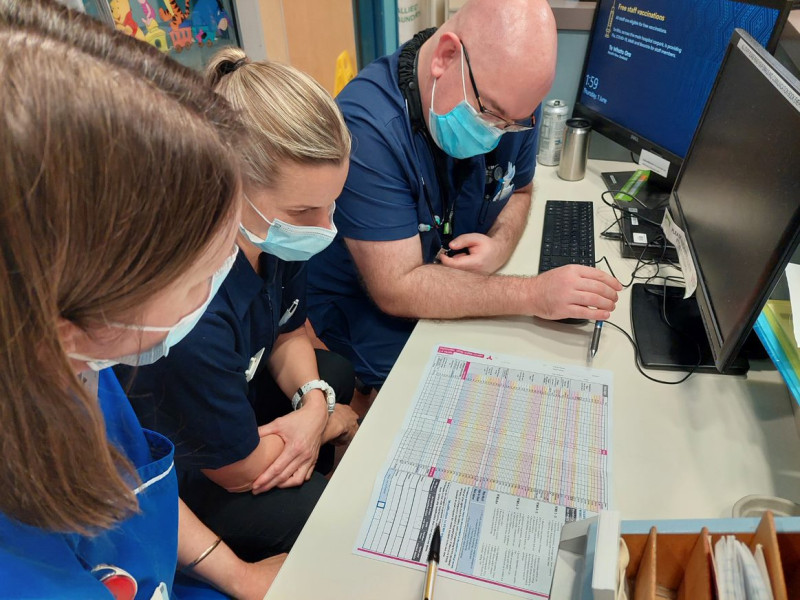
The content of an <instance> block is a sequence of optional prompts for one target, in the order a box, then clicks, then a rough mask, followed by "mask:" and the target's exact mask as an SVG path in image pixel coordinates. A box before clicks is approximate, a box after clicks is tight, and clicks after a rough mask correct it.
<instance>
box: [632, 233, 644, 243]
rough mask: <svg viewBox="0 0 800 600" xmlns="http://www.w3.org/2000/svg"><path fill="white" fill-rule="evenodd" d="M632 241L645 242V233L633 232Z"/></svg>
mask: <svg viewBox="0 0 800 600" xmlns="http://www.w3.org/2000/svg"><path fill="white" fill-rule="evenodd" d="M633 243H634V244H646V243H647V234H646V233H641V232H638V233H634V234H633Z"/></svg>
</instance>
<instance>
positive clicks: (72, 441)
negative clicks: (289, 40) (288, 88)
mask: <svg viewBox="0 0 800 600" xmlns="http://www.w3.org/2000/svg"><path fill="white" fill-rule="evenodd" d="M32 5H35V6H36V10H40V11H41V12H40V14H39V17H43V18H42V19H41V20H38V19H37V18H33V17H32V18H31V19H30V20H29V21H27V22H21V21H20V20H18V19H17V17H18V16H19V14H18V13H15V12H13V11H11V10H10V9H9V5H8V4H7V2H6V0H3V2H2V3H0V77H1V78H2V81H3V86H2V88H0V181H2V182H3V188H4V189H3V194H2V196H0V448H1V449H2V457H3V460H2V462H1V463H0V581H2V585H0V597H10V598H21V597H25V598H54V597H58V598H95V597H107V595H108V592H109V591H112V593H113V594H114V596H115V597H116V598H160V597H168V596H169V595H170V591H171V587H172V581H173V576H174V571H175V567H176V563H177V564H179V565H184V567H185V568H186V569H187V570H188V571H190V572H191V573H192V574H193V575H195V576H197V577H199V578H202V579H204V580H206V581H210V582H212V583H213V584H214V585H215V586H216V587H218V588H219V589H221V590H223V591H224V592H226V593H229V594H234V595H236V596H238V597H254V598H255V597H261V596H263V594H264V592H265V591H266V589H267V587H268V584H269V581H270V580H271V577H273V576H274V573H275V572H276V570H277V567H278V566H279V564H280V562H281V560H280V559H278V560H274V561H271V562H262V563H259V564H247V563H244V562H242V561H241V560H239V559H238V558H237V557H236V556H235V555H234V554H233V552H232V551H231V550H230V549H229V548H228V547H227V546H226V545H225V544H223V543H220V542H219V539H218V538H217V537H216V536H215V534H214V533H212V532H211V531H210V530H208V529H207V528H205V527H204V526H203V525H202V524H201V523H200V522H199V521H198V520H197V518H196V517H194V515H193V514H192V513H191V511H190V510H188V509H187V508H186V506H185V505H183V504H182V503H179V501H178V498H177V489H176V480H175V475H174V467H173V461H172V454H173V448H172V445H171V444H170V442H169V441H168V440H166V439H165V438H163V437H162V436H160V435H158V434H155V433H153V432H149V431H146V430H142V428H141V426H140V425H139V424H138V422H137V421H136V419H135V417H134V415H133V413H132V411H131V408H130V405H129V404H128V402H127V399H126V398H125V396H124V394H123V393H122V390H121V388H120V386H119V384H118V383H117V381H116V379H115V377H114V375H113V373H112V372H111V371H110V370H108V369H106V370H100V371H99V372H98V371H97V370H98V369H101V368H102V367H105V366H108V365H110V364H115V363H126V364H146V363H147V362H149V361H152V360H156V359H157V358H158V357H159V356H160V355H163V354H166V353H167V352H168V350H169V348H170V347H171V346H172V345H174V344H176V343H177V342H178V341H179V340H180V339H181V338H182V337H183V336H184V335H186V333H188V331H190V330H191V328H192V327H193V326H194V324H195V323H196V321H197V319H199V317H200V316H201V314H202V313H203V311H204V310H205V307H206V306H207V305H208V303H209V302H210V300H211V298H212V297H213V296H214V293H215V292H216V289H217V288H218V287H219V285H220V284H221V283H222V280H223V279H224V277H225V275H226V274H227V271H228V270H229V269H230V266H231V265H232V264H233V262H234V260H235V256H236V251H235V246H234V236H235V231H236V227H237V225H238V222H239V220H240V202H239V197H240V185H241V184H240V179H239V172H238V166H237V164H236V163H235V162H234V159H233V158H232V157H231V152H230V148H231V145H232V144H234V143H236V140H237V135H238V131H239V126H238V124H237V122H236V121H235V119H233V118H232V116H231V115H230V112H229V111H226V110H216V109H214V108H213V107H214V106H219V105H220V104H221V103H220V101H219V100H218V99H217V98H214V97H213V95H212V94H210V92H208V91H207V90H206V89H205V88H204V87H203V86H201V85H199V84H197V82H196V80H193V79H192V78H191V77H190V76H187V75H186V73H185V72H184V71H183V70H181V69H176V68H173V67H172V66H170V63H168V62H167V61H165V60H163V59H159V58H157V57H156V56H157V55H156V54H155V53H150V52H149V51H139V50H134V51H132V52H131V53H125V56H124V58H123V57H122V53H119V55H118V58H120V60H115V58H114V55H115V52H114V51H113V47H114V44H115V42H114V40H116V39H117V37H118V36H116V35H115V34H113V33H111V32H110V31H106V30H103V31H99V30H97V36H99V41H98V40H95V41H96V42H97V43H96V44H95V43H94V42H91V43H90V41H91V37H92V36H91V34H88V33H81V31H92V28H93V27H94V25H93V24H92V22H91V21H90V20H89V19H88V18H82V17H79V16H75V15H71V14H69V15H67V13H65V12H61V11H60V9H57V8H56V7H54V6H52V5H50V4H49V3H47V2H33V3H32ZM31 14H32V13H30V14H28V15H27V16H28V17H31ZM59 15H61V16H59ZM64 15H66V16H67V17H68V18H63V19H62V20H61V25H62V27H61V28H60V33H59V34H58V35H57V36H50V35H45V34H44V33H48V27H49V26H51V25H54V24H56V23H58V22H59V19H61V17H62V16H64ZM44 17H46V19H45V18H44ZM23 21H24V20H23ZM37 21H38V22H37ZM9 25H14V26H17V27H21V26H24V27H26V28H28V29H26V30H16V31H15V30H12V29H9V28H8V26H9ZM37 25H42V27H41V31H40V29H39V28H38V27H37ZM54 29H59V28H58V27H55V28H54ZM70 31H72V32H73V33H74V36H73V37H74V39H75V43H74V44H65V43H63V42H62V41H60V40H59V39H55V37H59V38H61V39H67V40H69V38H70V33H69V32H70ZM42 32H44V33H42ZM120 43H121V44H123V45H124V44H125V43H126V42H120ZM103 48H105V49H106V50H109V49H111V50H110V51H109V52H103V51H102V50H103ZM137 56H141V57H142V61H141V63H137V59H136V57H137ZM100 57H104V58H100ZM145 59H146V60H145ZM148 61H150V62H149V67H147V68H145V64H146V63H147V62H148ZM159 61H161V62H159ZM140 67H141V68H140ZM222 104H224V103H222ZM204 109H208V111H205V110H204ZM206 115H211V117H212V118H211V119H208V118H206ZM226 115H227V116H226ZM165 182H166V184H165ZM197 198H202V199H203V201H202V202H198V201H197ZM179 517H180V527H178V519H179Z"/></svg>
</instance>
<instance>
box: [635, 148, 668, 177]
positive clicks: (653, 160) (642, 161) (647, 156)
mask: <svg viewBox="0 0 800 600" xmlns="http://www.w3.org/2000/svg"><path fill="white" fill-rule="evenodd" d="M639 165H640V166H642V167H644V168H645V169H650V170H651V171H654V172H655V173H658V174H659V175H661V176H662V177H666V176H667V173H669V161H668V160H667V159H666V158H661V157H660V156H659V155H658V154H654V153H652V152H650V151H649V150H642V153H641V154H640V155H639Z"/></svg>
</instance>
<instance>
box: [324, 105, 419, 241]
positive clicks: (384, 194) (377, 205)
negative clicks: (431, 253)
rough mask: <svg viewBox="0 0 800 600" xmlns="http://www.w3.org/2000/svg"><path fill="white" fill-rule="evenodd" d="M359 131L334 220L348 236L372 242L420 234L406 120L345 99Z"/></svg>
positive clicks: (348, 117) (353, 130)
mask: <svg viewBox="0 0 800 600" xmlns="http://www.w3.org/2000/svg"><path fill="white" fill-rule="evenodd" d="M341 108H342V111H343V112H344V114H345V119H346V121H347V126H348V128H349V129H350V132H351V134H352V136H353V150H352V153H351V156H350V171H349V173H348V175H347V181H346V183H345V186H344V189H343V190H342V193H341V195H340V196H339V198H338V199H337V200H336V214H335V216H334V220H335V222H336V227H337V228H338V229H339V233H341V235H342V236H344V237H346V238H352V239H357V240H366V241H390V240H400V239H407V238H410V237H413V236H415V235H417V226H418V222H417V221H418V219H417V203H416V197H415V195H414V193H413V190H412V189H411V186H410V176H409V171H410V164H409V161H408V157H407V156H406V155H405V150H406V149H407V148H408V146H409V143H408V142H409V141H406V140H404V137H405V131H404V130H402V127H404V124H403V123H402V121H401V119H400V118H399V117H395V118H393V119H390V120H389V121H388V122H383V121H382V120H380V119H377V118H375V117H373V116H372V115H371V114H370V113H369V112H368V109H367V108H365V107H364V106H361V105H360V104H358V103H356V102H353V101H348V100H344V101H342V102H341Z"/></svg>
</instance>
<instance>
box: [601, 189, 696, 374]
mask: <svg viewBox="0 0 800 600" xmlns="http://www.w3.org/2000/svg"><path fill="white" fill-rule="evenodd" d="M609 193H614V192H611V191H604V192H603V193H602V194H600V199H601V200H602V202H603V203H604V204H606V205H607V206H609V207H610V208H611V209H612V210H613V211H614V215H615V217H616V220H615V221H614V223H612V224H611V225H609V226H608V227H606V229H605V230H603V232H601V234H600V235H601V236H602V235H603V234H604V233H606V232H607V231H608V230H609V229H610V228H611V227H613V226H614V225H619V222H620V220H621V217H619V216H617V214H618V213H617V212H616V211H620V212H622V213H626V212H627V213H628V214H631V215H635V216H636V217H637V218H640V219H642V220H643V221H645V222H648V223H652V224H653V225H656V226H657V227H659V229H660V228H661V224H660V223H656V222H655V221H652V220H650V219H647V218H645V217H642V216H641V215H639V214H637V213H636V212H634V211H631V210H628V209H626V208H624V207H621V206H618V205H616V204H612V203H610V202H608V201H606V199H605V195H606V194H609ZM632 197H633V196H632ZM620 235H621V236H622V240H623V243H626V244H628V247H629V248H632V246H631V244H630V243H629V241H628V240H626V239H625V236H624V233H623V232H622V228H621V227H620ZM659 240H660V241H661V242H662V246H661V256H660V257H658V258H656V259H652V260H650V261H646V260H644V254H645V252H647V250H648V249H649V248H650V244H647V245H646V246H645V247H644V249H643V250H642V252H641V253H640V254H639V257H638V258H637V259H636V265H635V266H634V268H633V271H632V272H631V279H630V281H629V282H628V283H627V284H622V286H623V287H624V288H627V287H630V286H631V285H633V283H634V282H635V281H636V280H644V282H645V285H647V284H648V283H650V282H651V281H653V279H661V280H662V285H663V287H664V289H663V291H662V293H661V294H660V295H661V296H662V305H661V319H662V320H663V321H664V323H665V324H666V325H667V327H669V328H670V329H672V330H673V331H675V332H676V333H678V335H680V336H681V337H684V338H688V336H687V335H686V334H685V333H684V332H682V331H680V330H679V329H677V328H675V327H674V326H673V325H672V323H670V321H669V318H668V316H667V293H666V287H667V282H668V281H672V282H681V283H682V282H683V277H677V276H674V275H661V274H660V271H661V264H662V263H663V262H667V263H669V264H670V265H673V266H675V265H674V263H673V262H672V261H665V260H664V255H665V254H666V251H667V239H666V237H665V236H664V235H659V236H658V237H656V238H654V240H653V242H657V241H659ZM602 262H605V263H606V266H607V267H608V270H609V272H610V273H611V276H612V277H614V279H618V278H617V276H616V275H615V274H614V270H613V269H612V267H611V263H610V262H609V261H608V258H607V257H606V256H603V257H601V258H600V259H599V260H597V261H595V267H597V266H598V265H599V264H600V263H602ZM650 265H655V267H656V272H655V273H654V274H651V275H648V276H647V277H643V276H639V275H638V272H639V270H640V269H642V268H644V267H645V266H650ZM677 268H678V270H680V267H679V266H678V267H677ZM645 290H646V291H647V292H649V293H654V292H652V290H649V289H648V288H647V287H646V288H645ZM605 322H606V323H607V324H609V325H611V326H612V327H614V328H615V329H618V330H619V331H621V332H622V334H623V335H624V336H625V337H626V338H628V341H629V342H630V343H631V345H632V346H633V351H634V364H635V366H636V370H637V371H639V373H641V375H642V376H643V377H645V378H646V379H649V380H650V381H653V382H655V383H661V384H664V385H678V384H680V383H683V382H684V381H686V380H687V379H689V377H691V376H692V374H694V372H695V371H696V370H697V368H698V367H699V366H700V363H701V362H702V351H701V349H700V345H699V344H698V343H697V342H695V341H694V340H692V341H693V342H694V344H695V347H696V348H697V357H698V358H697V364H695V365H694V366H693V367H692V368H691V369H690V370H689V372H688V373H687V374H686V375H685V376H684V377H682V378H681V379H678V380H677V381H665V380H663V379H656V378H655V377H652V376H650V375H648V374H647V373H645V372H644V368H643V366H642V363H641V356H640V354H639V347H638V345H637V344H636V341H635V340H634V339H633V337H632V336H631V335H630V334H629V333H628V332H627V331H625V330H624V329H622V328H621V327H620V326H619V325H617V324H616V323H612V322H611V321H605ZM689 339H691V338H689Z"/></svg>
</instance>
